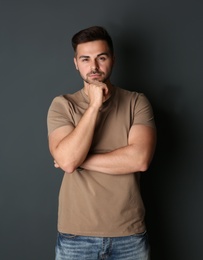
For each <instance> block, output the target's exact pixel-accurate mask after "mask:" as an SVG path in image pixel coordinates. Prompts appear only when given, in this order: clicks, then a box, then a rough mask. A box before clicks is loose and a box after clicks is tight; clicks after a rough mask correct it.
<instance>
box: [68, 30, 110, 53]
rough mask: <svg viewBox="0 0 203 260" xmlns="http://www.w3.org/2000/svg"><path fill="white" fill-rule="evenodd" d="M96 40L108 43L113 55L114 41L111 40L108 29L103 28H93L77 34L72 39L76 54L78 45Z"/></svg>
mask: <svg viewBox="0 0 203 260" xmlns="http://www.w3.org/2000/svg"><path fill="white" fill-rule="evenodd" d="M96 40H104V41H106V42H107V44H108V46H109V49H110V51H111V53H112V54H113V53H114V48H113V41H112V39H111V36H110V35H109V34H108V32H107V31H106V29H105V28H103V27H101V26H92V27H89V28H86V29H83V30H81V31H79V32H78V33H76V34H75V35H74V36H73V37H72V46H73V49H74V52H76V50H77V46H78V44H80V43H85V42H91V41H96Z"/></svg>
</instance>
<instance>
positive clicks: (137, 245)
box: [55, 232, 150, 260]
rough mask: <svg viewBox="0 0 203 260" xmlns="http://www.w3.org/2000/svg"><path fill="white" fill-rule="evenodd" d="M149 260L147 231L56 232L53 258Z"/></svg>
mask: <svg viewBox="0 0 203 260" xmlns="http://www.w3.org/2000/svg"><path fill="white" fill-rule="evenodd" d="M102 259H106V260H149V259H150V256H149V244H148V238H147V233H146V232H144V233H142V234H136V235H132V236H126V237H112V238H108V237H104V238H102V237H87V236H75V235H71V234H63V233H58V237H57V244H56V258H55V260H102Z"/></svg>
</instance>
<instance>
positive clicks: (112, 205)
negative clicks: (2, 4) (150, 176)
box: [47, 87, 155, 237]
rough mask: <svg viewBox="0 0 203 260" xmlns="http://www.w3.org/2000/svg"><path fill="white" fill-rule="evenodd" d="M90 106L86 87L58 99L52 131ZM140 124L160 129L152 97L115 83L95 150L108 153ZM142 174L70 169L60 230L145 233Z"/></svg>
mask: <svg viewBox="0 0 203 260" xmlns="http://www.w3.org/2000/svg"><path fill="white" fill-rule="evenodd" d="M88 104H89V100H88V97H87V96H86V94H85V93H84V90H83V89H81V90H80V91H77V92H76V93H74V94H68V95H64V96H58V97H56V98H54V100H53V101H52V104H51V106H50V108H49V111H48V119H47V120H48V133H49V134H50V133H51V132H52V131H54V130H55V129H56V128H59V127H61V126H65V125H69V124H70V125H73V126H76V125H77V124H78V122H79V120H80V118H81V117H82V115H83V114H84V112H85V110H86V109H87V107H88ZM134 124H143V125H147V126H149V127H155V124H154V118H153V112H152V108H151V105H150V103H149V101H148V100H147V98H146V97H145V95H144V94H140V93H137V92H130V91H127V90H124V89H121V88H118V87H114V91H113V93H112V95H111V97H110V98H109V99H108V100H107V101H106V102H105V103H104V104H103V106H102V108H101V109H100V112H99V116H98V120H97V125H96V129H95V133H94V137H93V142H92V146H91V149H90V153H105V152H108V151H112V150H114V149H117V148H119V147H122V146H126V145H127V144H128V133H129V130H130V128H131V126H132V125H134ZM84 138H85V136H84ZM139 177H140V176H139V173H132V174H126V175H109V174H105V173H101V172H94V171H88V170H85V169H83V170H82V171H81V170H76V171H75V172H74V173H72V174H68V173H64V177H63V181H62V184H61V189H60V194H59V211H58V231H59V232H62V233H69V234H76V235H84V236H98V237H118V236H128V235H132V234H136V233H141V232H143V231H144V230H145V223H144V216H145V209H144V205H143V202H142V198H141V195H140V188H139Z"/></svg>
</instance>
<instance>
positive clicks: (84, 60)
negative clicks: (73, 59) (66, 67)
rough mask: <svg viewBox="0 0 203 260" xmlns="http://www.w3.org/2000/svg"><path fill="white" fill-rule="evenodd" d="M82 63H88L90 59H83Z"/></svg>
mask: <svg viewBox="0 0 203 260" xmlns="http://www.w3.org/2000/svg"><path fill="white" fill-rule="evenodd" d="M81 61H82V62H88V61H89V59H88V58H83V59H81Z"/></svg>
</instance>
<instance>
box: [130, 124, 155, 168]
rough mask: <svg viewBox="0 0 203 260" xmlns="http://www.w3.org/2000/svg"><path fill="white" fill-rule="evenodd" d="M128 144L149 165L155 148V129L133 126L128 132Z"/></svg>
mask: <svg viewBox="0 0 203 260" xmlns="http://www.w3.org/2000/svg"><path fill="white" fill-rule="evenodd" d="M128 144H129V145H132V146H134V147H135V149H136V151H139V153H140V155H141V156H142V157H143V158H144V159H145V161H146V164H147V165H149V163H150V162H151V160H152V157H153V154H154V150H155V147H156V129H155V128H153V127H150V126H145V125H133V126H132V127H131V129H130V132H129V137H128Z"/></svg>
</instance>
